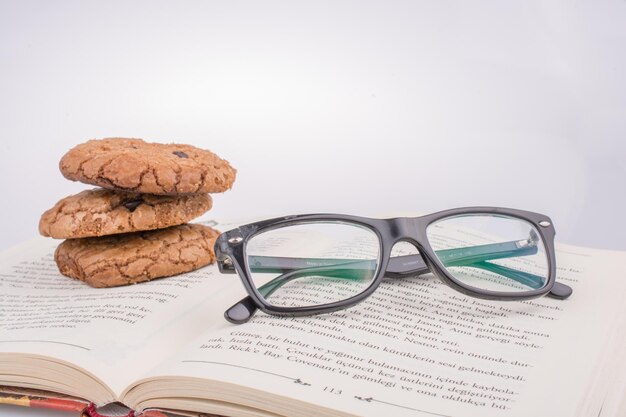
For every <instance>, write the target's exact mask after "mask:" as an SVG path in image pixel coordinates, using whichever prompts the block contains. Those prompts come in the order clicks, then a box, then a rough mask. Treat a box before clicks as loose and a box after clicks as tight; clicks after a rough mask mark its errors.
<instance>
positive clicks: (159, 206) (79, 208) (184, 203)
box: [39, 188, 212, 239]
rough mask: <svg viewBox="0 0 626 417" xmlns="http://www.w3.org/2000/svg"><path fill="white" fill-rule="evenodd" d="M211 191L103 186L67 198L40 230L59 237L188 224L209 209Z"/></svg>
mask: <svg viewBox="0 0 626 417" xmlns="http://www.w3.org/2000/svg"><path fill="white" fill-rule="evenodd" d="M211 204H212V199H211V196H209V195H208V194H184V195H178V196H165V195H154V194H139V193H127V192H123V191H113V190H105V189H102V188H99V189H93V190H86V191H83V192H81V193H78V194H75V195H71V196H69V197H65V198H64V199H62V200H61V201H59V202H58V203H56V205H55V206H54V207H52V208H51V209H50V210H48V211H46V212H45V213H44V214H43V215H42V216H41V220H39V233H41V234H42V235H43V236H50V237H53V238H56V239H72V238H80V237H92V236H104V235H112V234H116V233H128V232H136V231H143V230H153V229H161V228H164V227H169V226H176V225H179V224H183V223H187V222H188V221H190V220H192V219H195V218H196V217H198V216H200V215H202V214H203V213H205V212H207V211H208V210H209V209H210V208H211Z"/></svg>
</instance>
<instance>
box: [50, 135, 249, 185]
mask: <svg viewBox="0 0 626 417" xmlns="http://www.w3.org/2000/svg"><path fill="white" fill-rule="evenodd" d="M59 168H60V169H61V173H62V174H63V175H64V176H65V178H67V179H70V180H72V181H80V182H84V183H87V184H93V185H98V186H100V187H104V188H108V189H113V190H121V191H132V192H138V193H149V194H161V195H162V194H170V195H171V194H188V193H219V192H223V191H226V190H228V189H230V188H231V187H232V185H233V182H234V181H235V175H236V172H237V171H236V170H235V169H234V168H233V167H231V166H230V164H229V163H228V162H227V161H225V160H223V159H221V158H219V157H218V156H217V155H215V154H214V153H213V152H210V151H207V150H204V149H199V148H196V147H194V146H190V145H177V144H167V145H166V144H161V143H148V142H144V141H143V140H141V139H125V138H108V139H99V140H90V141H88V142H86V143H83V144H80V145H78V146H76V147H74V148H72V149H70V150H69V152H67V153H66V154H65V155H64V156H63V158H62V159H61V162H60V163H59Z"/></svg>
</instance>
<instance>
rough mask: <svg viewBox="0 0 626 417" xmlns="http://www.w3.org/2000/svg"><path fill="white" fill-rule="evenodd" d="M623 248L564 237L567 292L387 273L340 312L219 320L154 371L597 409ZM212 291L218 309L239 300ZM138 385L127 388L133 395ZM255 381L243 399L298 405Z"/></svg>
mask: <svg viewBox="0 0 626 417" xmlns="http://www.w3.org/2000/svg"><path fill="white" fill-rule="evenodd" d="M625 262H626V254H624V253H620V252H608V251H598V250H591V249H583V248H576V247H570V246H560V247H559V248H558V249H557V264H558V274H557V275H558V281H559V282H562V283H564V284H567V285H569V286H571V287H573V289H574V293H573V295H572V296H571V297H570V298H569V299H567V300H556V299H550V298H540V299H534V300H529V301H517V302H504V301H485V300H480V299H475V298H471V297H468V296H465V295H463V294H461V293H458V292H455V291H454V290H453V289H451V288H449V287H447V286H446V285H444V284H442V283H441V282H440V281H439V280H438V279H436V278H435V277H434V276H432V275H426V276H423V277H420V278H410V279H398V280H388V281H384V282H383V283H382V284H381V286H380V287H379V288H378V289H377V291H376V292H375V293H374V294H373V295H372V296H370V297H369V298H368V299H367V300H366V301H364V302H362V303H360V304H358V305H356V306H354V307H352V308H350V309H348V310H344V311H340V312H336V313H332V314H325V315H320V316H313V317H300V318H278V317H272V316H268V315H265V314H263V313H260V312H259V313H257V315H256V316H255V317H254V318H253V319H252V320H251V321H250V322H249V323H246V324H243V325H232V324H229V323H227V322H225V321H223V322H221V323H218V324H216V325H215V327H214V328H213V329H211V330H210V331H207V332H206V333H205V334H204V335H202V336H200V337H199V338H198V339H197V340H196V341H195V342H194V343H192V344H191V345H190V346H189V347H188V348H187V349H186V350H185V351H184V352H183V353H182V354H179V355H176V357H175V358H173V359H172V360H170V361H168V362H167V363H166V364H165V365H163V366H161V367H159V368H157V369H155V370H153V371H151V372H150V373H149V375H148V376H149V377H151V378H155V379H157V378H158V377H159V376H161V375H172V376H176V377H181V376H185V377H194V378H200V379H211V380H215V381H221V382H225V383H230V384H235V385H240V386H244V387H247V388H250V389H252V390H258V391H262V392H267V393H269V394H270V395H278V396H284V397H289V398H292V399H296V400H300V401H303V402H307V403H314V404H318V405H320V406H323V407H328V408H332V409H336V410H337V411H338V413H339V414H341V413H346V414H355V415H360V416H380V415H394V416H447V417H463V416H468V415H480V416H485V417H489V416H493V417H514V416H515V417H528V416H529V415H532V416H550V417H559V416H562V417H571V416H576V415H597V413H598V412H599V410H600V407H601V405H602V404H601V401H598V399H599V398H600V397H602V396H604V395H606V393H607V390H609V389H610V388H609V387H607V386H604V387H603V388H602V389H603V390H604V391H603V392H598V390H599V388H598V387H599V386H600V385H598V384H595V382H596V381H597V380H598V379H599V378H600V379H601V378H602V377H603V375H602V374H600V373H599V370H601V369H606V366H607V365H609V366H610V365H611V364H610V363H609V362H611V361H613V362H615V361H618V362H617V363H620V362H619V361H621V363H623V360H624V359H623V358H621V357H615V356H610V357H609V356H606V355H605V353H606V352H608V350H607V349H608V346H607V343H609V340H610V338H611V335H614V336H615V335H616V334H617V336H616V337H618V338H619V339H620V340H622V341H623V340H624V338H625V335H624V326H623V318H624V314H623V313H624V309H623V299H624V295H626V280H625V279H624V278H623V273H622V272H621V271H622V269H623V265H624V264H625ZM214 300H215V301H214V305H215V306H216V309H219V310H221V311H223V310H224V309H226V308H228V307H230V306H231V305H232V304H233V303H234V302H235V301H237V300H235V299H229V300H224V299H220V298H219V297H215V298H214ZM614 364H615V363H613V365H614ZM164 380H167V378H165V379H164ZM176 381H178V382H177V383H176V384H179V383H180V379H179V378H177V379H176ZM194 381H196V382H195V383H196V384H200V383H199V382H197V381H198V380H194ZM155 383H156V382H155ZM146 384H147V385H146V389H148V385H149V382H146ZM200 385H201V384H200ZM605 385H606V384H605ZM159 386H160V387H161V388H163V387H165V386H167V384H164V383H162V384H160V385H159ZM181 386H182V383H181V385H178V389H177V390H176V392H177V393H178V394H179V395H183V394H181V391H182V388H180V387H181ZM194 386H195V385H194ZM212 387H213V389H215V385H212ZM140 388H141V386H138V387H137V388H136V389H134V390H131V391H130V394H131V395H130V396H132V395H133V394H136V395H137V396H136V399H137V401H140V397H141V396H140V395H139V394H138V392H139V391H140ZM158 392H159V395H160V396H162V397H167V396H168V394H167V393H168V390H167V389H165V388H163V389H162V390H161V391H158ZM250 392H254V391H250ZM257 394H258V393H257ZM257 394H255V395H244V394H242V395H241V396H240V398H237V400H236V401H237V402H240V403H242V404H244V405H248V406H256V407H260V408H262V409H264V410H267V411H270V412H275V413H277V414H282V413H289V412H290V411H289V410H291V413H293V412H294V411H293V410H295V409H296V408H294V407H296V405H295V403H293V402H292V403H289V402H287V401H285V402H284V403H283V404H277V403H276V402H273V401H269V400H266V401H259V400H255V399H254V398H256V396H257ZM155 395H156V394H155ZM170 395H171V394H170ZM223 395H224V394H223ZM141 398H143V399H144V400H146V399H148V398H149V395H148V394H146V395H145V396H144V397H141ZM211 398H217V399H220V398H222V397H221V396H220V393H219V392H215V391H212V397H211ZM230 398H233V397H232V395H231V396H230ZM155 403H158V401H156V400H155V401H153V402H151V403H150V404H155ZM139 406H140V407H141V403H139ZM289 407H291V408H289ZM581 410H584V413H583V414H578V413H581ZM588 411H593V412H594V413H595V414H588ZM298 413H299V415H338V414H337V413H334V414H333V413H329V414H326V413H325V412H321V411H320V412H317V413H315V412H313V413H310V412H309V413H308V414H307V412H305V411H302V410H299V411H298Z"/></svg>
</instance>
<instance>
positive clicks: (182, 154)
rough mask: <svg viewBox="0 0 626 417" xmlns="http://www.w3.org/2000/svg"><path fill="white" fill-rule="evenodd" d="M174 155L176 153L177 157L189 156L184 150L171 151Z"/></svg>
mask: <svg viewBox="0 0 626 417" xmlns="http://www.w3.org/2000/svg"><path fill="white" fill-rule="evenodd" d="M172 153H173V154H174V155H176V156H177V157H179V158H189V155H187V154H186V153H185V152H183V151H174V152H172Z"/></svg>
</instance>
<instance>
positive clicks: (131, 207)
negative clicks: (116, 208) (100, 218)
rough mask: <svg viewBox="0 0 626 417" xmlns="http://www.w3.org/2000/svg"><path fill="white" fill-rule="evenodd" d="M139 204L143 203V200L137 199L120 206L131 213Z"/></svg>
mask: <svg viewBox="0 0 626 417" xmlns="http://www.w3.org/2000/svg"><path fill="white" fill-rule="evenodd" d="M141 203H143V200H142V199H141V198H137V199H135V200H129V201H126V202H124V203H122V205H123V206H124V207H126V208H127V209H128V210H129V211H130V212H131V213H132V212H133V211H135V209H136V208H137V207H139V205H140V204H141Z"/></svg>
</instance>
